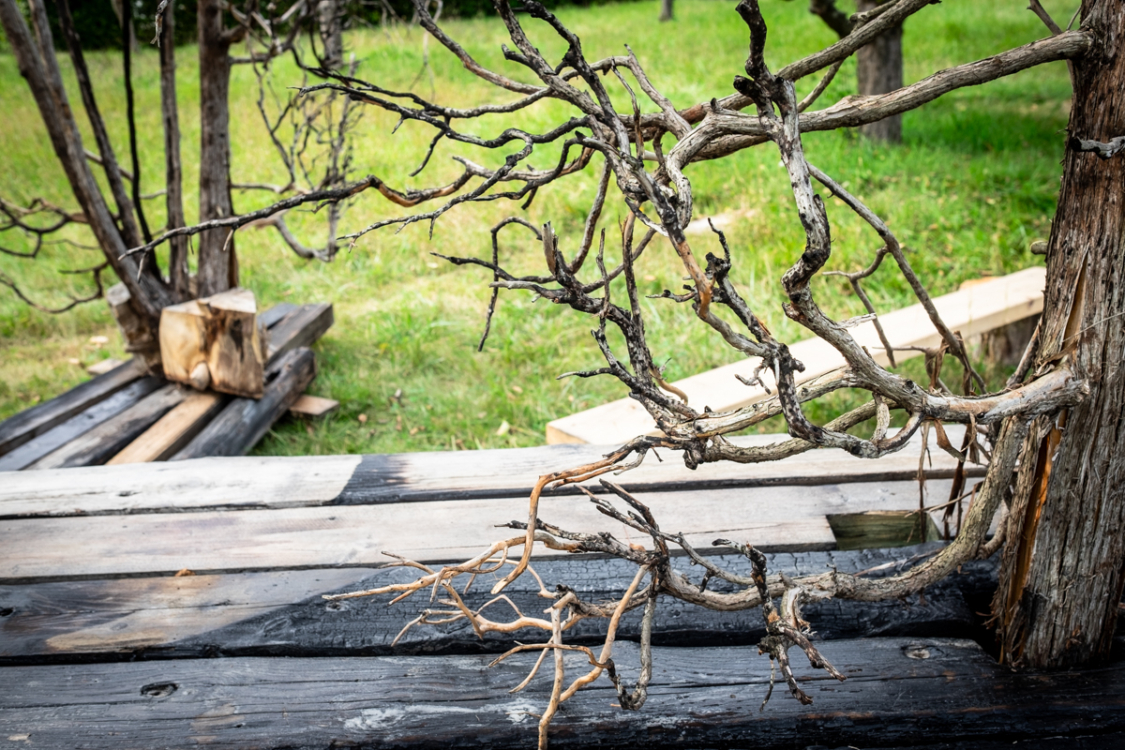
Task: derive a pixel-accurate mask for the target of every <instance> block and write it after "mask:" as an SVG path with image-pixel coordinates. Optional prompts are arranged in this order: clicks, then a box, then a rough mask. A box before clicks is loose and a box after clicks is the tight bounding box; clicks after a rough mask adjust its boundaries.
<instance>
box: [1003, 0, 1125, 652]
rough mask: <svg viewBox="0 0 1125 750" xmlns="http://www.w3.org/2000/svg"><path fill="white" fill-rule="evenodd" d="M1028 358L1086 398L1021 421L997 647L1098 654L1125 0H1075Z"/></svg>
mask: <svg viewBox="0 0 1125 750" xmlns="http://www.w3.org/2000/svg"><path fill="white" fill-rule="evenodd" d="M1082 18H1083V26H1084V27H1088V28H1091V29H1092V30H1093V31H1094V32H1095V35H1096V38H1097V41H1096V42H1095V45H1094V47H1093V48H1092V49H1091V51H1090V53H1089V54H1087V55H1085V56H1083V57H1081V58H1077V59H1075V61H1074V73H1075V92H1074V107H1073V109H1072V111H1071V118H1070V124H1069V127H1068V131H1069V143H1068V146H1067V151H1066V156H1065V159H1064V164H1063V178H1062V187H1061V190H1060V194H1059V207H1058V213H1057V214H1056V216H1055V221H1054V225H1053V226H1052V229H1051V238H1050V242H1049V245H1048V253H1047V278H1048V287H1047V290H1046V300H1045V313H1044V320H1043V328H1042V331H1041V336H1040V344H1039V350H1038V352H1037V354H1036V361H1035V364H1036V369H1039V368H1043V367H1047V366H1049V365H1050V364H1052V363H1056V362H1062V363H1063V364H1067V363H1069V366H1070V367H1072V368H1073V369H1074V371H1075V373H1076V374H1077V375H1078V376H1079V377H1082V378H1084V379H1085V380H1086V382H1087V383H1088V384H1089V387H1090V396H1089V398H1088V399H1086V400H1085V401H1084V402H1083V403H1081V404H1079V405H1078V406H1075V407H1073V408H1071V409H1070V410H1069V413H1066V412H1064V413H1063V414H1061V415H1059V417H1058V418H1057V419H1040V420H1038V421H1037V423H1036V424H1035V425H1034V426H1033V429H1032V431H1031V432H1030V433H1029V436H1028V439H1027V443H1026V444H1025V447H1024V456H1025V458H1024V460H1023V462H1022V465H1021V468H1020V471H1019V475H1018V480H1017V484H1016V490H1015V496H1014V499H1013V502H1012V510H1011V513H1010V514H1009V521H1008V523H1009V526H1008V534H1009V535H1010V537H1009V538H1010V539H1012V543H1011V544H1009V545H1008V548H1007V549H1006V550H1005V556H1004V560H1003V563H1002V567H1001V573H1000V587H999V589H998V591H997V595H996V599H995V600H994V605H993V610H994V613H995V614H996V616H997V623H998V631H999V632H998V635H999V638H1000V641H1001V646H1002V656H1003V658H1004V660H1005V661H1006V662H1008V663H1009V664H1011V665H1013V666H1017V667H1026V668H1033V669H1034V668H1063V667H1069V666H1074V665H1078V664H1083V663H1089V662H1091V661H1094V660H1097V659H1099V658H1103V657H1105V656H1106V655H1108V653H1109V650H1110V646H1111V643H1112V639H1113V633H1114V627H1115V624H1116V619H1117V612H1118V602H1120V601H1121V595H1122V584H1123V582H1125V576H1123V572H1125V571H1123V567H1125V365H1123V363H1125V324H1123V322H1122V316H1123V315H1125V159H1123V158H1122V157H1121V156H1120V155H1117V156H1114V157H1110V158H1103V157H1101V156H1099V155H1098V154H1096V153H1091V152H1085V151H1081V150H1080V148H1081V143H1080V141H1081V140H1083V139H1088V140H1096V141H1102V142H1105V141H1109V140H1110V139H1112V138H1114V137H1116V136H1120V135H1122V134H1125V85H1123V83H1125V1H1123V0H1085V2H1083V4H1082Z"/></svg>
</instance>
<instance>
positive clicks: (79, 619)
mask: <svg viewBox="0 0 1125 750" xmlns="http://www.w3.org/2000/svg"><path fill="white" fill-rule="evenodd" d="M940 547H941V545H940V544H928V545H918V546H914V547H910V548H906V549H897V550H872V551H869V552H804V553H788V552H786V553H778V554H769V555H767V568H768V570H769V572H770V574H771V575H775V574H777V573H784V574H787V575H789V576H790V577H793V578H796V577H799V576H806V575H815V574H818V573H822V572H824V571H825V570H830V569H833V570H838V571H840V572H841V573H857V572H859V571H861V570H869V569H871V568H873V567H878V566H886V568H885V569H884V571H883V573H884V574H889V573H898V572H900V571H901V570H903V569H906V568H909V567H910V566H911V564H916V563H917V562H918V561H919V560H920V559H922V558H923V556H924V555H926V554H927V553H932V552H934V551H936V550H937V549H939V548H940ZM713 559H714V560H715V562H717V563H719V564H720V565H722V566H723V567H724V568H726V569H727V570H729V571H731V572H734V573H737V574H739V575H746V576H749V575H750V573H751V570H750V563H749V561H747V560H746V558H745V557H743V556H741V555H726V556H717V557H715V558H713ZM673 565H674V567H675V568H676V569H677V570H679V571H680V572H681V573H684V574H685V575H688V576H689V577H691V578H692V580H696V579H698V576H699V572H698V569H692V567H691V566H690V564H689V563H688V562H687V560H686V559H685V558H677V559H675V560H673ZM995 569H996V566H995V564H994V563H992V562H989V561H984V562H973V563H968V564H966V565H965V566H963V568H962V570H961V571H960V572H958V573H956V574H954V575H953V576H951V577H949V578H947V579H943V580H942V581H941V582H939V583H937V584H935V585H934V586H931V587H929V588H928V589H926V595H925V597H924V598H920V599H918V600H912V601H911V602H910V603H909V604H905V605H904V604H903V602H900V601H893V602H877V603H872V602H849V601H845V600H840V601H820V602H814V603H810V604H808V605H807V606H806V607H804V608H803V609H802V612H803V616H804V617H805V619H807V620H808V621H809V622H810V623H812V626H813V629H814V630H815V631H816V634H817V639H818V640H838V639H841V638H857V637H864V636H883V637H886V636H895V635H910V636H938V635H943V636H946V637H970V636H975V635H979V634H980V627H979V625H978V619H980V618H978V617H977V616H976V615H974V612H973V609H974V607H973V606H972V603H974V602H976V601H979V600H985V601H986V600H987V599H988V598H989V597H990V596H991V595H992V591H993V590H994V589H995ZM535 572H536V573H537V574H538V575H539V576H540V578H542V580H543V582H544V584H545V585H546V586H547V587H548V589H549V590H550V589H553V587H554V586H555V585H556V584H565V585H566V586H568V587H569V588H570V589H572V590H574V591H575V592H577V594H578V595H579V596H580V597H581V598H582V599H583V601H603V600H612V599H617V598H620V597H621V595H622V593H623V592H624V591H625V590H626V589H628V587H629V584H630V582H631V581H632V579H633V577H634V575H635V574H636V566H635V565H633V564H632V563H628V562H625V561H622V560H616V559H597V558H590V557H589V556H583V557H566V558H562V559H557V558H556V559H552V560H542V561H539V562H537V563H536V564H535ZM413 578H414V573H413V572H411V571H410V570H405V569H402V568H393V569H385V570H375V569H371V568H339V569H327V570H324V569H322V570H281V571H268V572H257V573H232V574H226V575H192V576H180V577H173V576H163V577H144V578H117V579H109V580H105V579H103V580H83V581H65V582H55V583H38V584H32V585H21V586H0V611H5V612H8V615H7V616H6V618H4V619H0V661H2V662H7V663H24V664H31V663H45V662H50V661H55V660H60V659H70V660H74V659H75V658H81V659H82V660H83V661H92V660H96V659H97V660H105V661H114V660H119V659H123V658H130V657H131V656H132V657H143V658H148V659H152V658H184V657H189V658H192V657H194V658H199V657H203V656H208V655H222V656H226V657H230V656H264V655H275V656H282V655H284V656H345V655H354V656H379V655H393V654H399V655H403V654H475V653H495V652H498V651H504V650H507V649H508V648H511V647H512V646H513V645H514V642H515V641H518V640H528V639H529V638H534V637H535V631H532V630H526V631H519V632H515V633H510V634H500V633H489V634H487V635H486V636H485V637H484V638H478V637H477V635H476V633H474V632H473V630H472V629H471V628H469V627H466V626H465V624H464V623H453V624H450V625H445V626H440V627H432V626H423V627H416V628H411V629H409V630H407V631H406V632H405V633H402V635H401V638H398V636H399V634H400V632H401V631H402V630H403V628H405V627H406V626H407V624H409V623H410V621H411V620H413V619H414V618H415V617H417V615H418V612H419V610H420V609H422V608H423V607H426V606H429V603H428V597H427V596H425V595H419V596H417V597H415V598H412V599H407V600H405V601H403V602H400V603H398V604H395V605H393V606H387V603H388V601H389V600H390V598H391V597H389V596H384V597H368V598H363V599H351V600H346V601H337V602H326V601H325V600H324V599H323V595H324V594H333V593H342V592H346V591H358V590H365V589H370V588H375V587H377V586H383V585H387V584H391V583H400V582H401V583H405V582H407V581H409V580H413ZM712 585H713V586H715V584H714V583H713V584H712ZM716 588H717V590H723V591H726V590H731V589H732V587H730V586H729V585H728V584H725V583H722V582H720V583H719V584H717V586H716ZM505 594H506V595H507V596H508V597H509V598H510V599H511V600H512V602H513V603H514V604H515V605H516V606H518V607H519V608H520V609H521V610H522V611H524V612H529V613H530V612H538V611H540V610H542V609H543V600H542V599H541V598H540V597H539V595H538V594H539V588H538V586H537V584H536V582H535V580H534V579H533V578H532V577H531V576H525V577H523V578H520V579H517V580H516V581H514V582H513V583H512V585H510V586H509V587H508V588H507V589H506V590H505ZM491 598H492V595H491V594H490V593H489V592H488V587H487V586H475V587H473V588H471V589H470V590H469V591H468V592H467V593H466V594H465V602H466V604H467V606H469V607H470V608H473V609H476V608H479V607H481V606H483V605H484V604H485V603H486V602H487V601H488V600H489V599H491ZM640 615H641V612H640V610H634V611H633V612H630V613H627V614H626V615H625V616H624V617H623V618H622V620H621V623H620V625H619V627H618V630H617V635H618V638H619V639H621V640H637V639H638V638H639V637H640V627H641V617H640ZM605 628H606V621H605V620H596V619H589V620H583V621H581V622H580V623H578V624H577V625H576V626H574V627H573V628H571V629H570V630H568V631H567V642H568V643H572V644H586V645H594V644H596V643H597V642H598V640H599V639H603V638H604V637H605ZM652 628H653V636H654V642H655V643H656V644H657V645H664V646H698V645H705V644H706V645H711V646H717V645H723V646H731V645H750V644H754V643H757V642H758V641H759V640H760V639H761V638H762V637H763V636H764V635H765V634H766V633H765V626H764V624H763V620H762V614H761V610H759V609H756V608H755V609H748V610H743V611H740V612H713V611H710V610H706V609H703V608H702V607H697V606H695V605H692V604H687V603H685V602H682V601H679V600H676V599H671V598H663V599H661V600H660V603H659V605H658V607H657V609H656V615H655V618H654V620H653V625H652ZM396 638H398V641H397V643H395V644H394V645H392V643H393V642H394V641H395V639H396Z"/></svg>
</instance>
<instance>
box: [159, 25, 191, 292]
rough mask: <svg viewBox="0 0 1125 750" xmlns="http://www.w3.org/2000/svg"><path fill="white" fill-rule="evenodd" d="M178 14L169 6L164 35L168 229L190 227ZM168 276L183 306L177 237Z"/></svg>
mask: <svg viewBox="0 0 1125 750" xmlns="http://www.w3.org/2000/svg"><path fill="white" fill-rule="evenodd" d="M175 34H176V12H175V6H174V4H172V3H169V5H168V8H167V9H166V10H165V12H164V25H163V28H162V30H161V33H160V112H161V118H162V120H163V124H164V184H165V187H166V188H167V191H168V192H167V193H166V194H165V196H164V205H165V208H166V210H167V214H168V226H167V228H168V229H175V228H176V227H182V226H184V225H185V224H186V220H185V218H184V185H183V168H182V165H181V162H180V114H179V108H178V107H177V105H176V43H175ZM168 244H169V245H170V246H171V250H170V251H169V256H168V276H169V281H170V282H171V284H172V291H173V293H174V294H175V295H176V299H177V300H179V301H180V302H182V301H184V300H186V299H188V298H189V297H190V296H191V295H190V293H189V274H188V240H187V237H173V238H172V239H171V240H170V241H169V243H168Z"/></svg>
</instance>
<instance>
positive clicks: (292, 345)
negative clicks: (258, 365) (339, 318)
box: [266, 302, 335, 366]
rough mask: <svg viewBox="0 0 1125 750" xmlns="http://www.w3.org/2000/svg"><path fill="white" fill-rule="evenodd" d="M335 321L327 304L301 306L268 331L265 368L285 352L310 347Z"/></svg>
mask: <svg viewBox="0 0 1125 750" xmlns="http://www.w3.org/2000/svg"><path fill="white" fill-rule="evenodd" d="M334 321H335V318H334V317H333V313H332V305H331V304H330V303H327V302H322V303H320V304H311V305H302V306H301V308H300V309H299V310H295V311H293V312H292V313H290V314H289V315H287V316H285V318H284V319H282V320H281V321H279V322H278V323H277V324H276V325H275V326H274V327H273V328H271V329H270V333H269V342H268V348H267V354H266V356H267V358H268V362H267V366H268V365H270V364H273V363H274V362H276V361H278V360H279V359H280V357H281V356H282V355H284V354H285V353H286V352H289V351H292V350H293V349H297V348H299V347H305V346H311V345H312V343H313V342H314V341H316V340H317V339H319V338H320V337H321V336H323V335H324V332H325V331H327V330H328V329H329V328H331V327H332V323H333V322H334Z"/></svg>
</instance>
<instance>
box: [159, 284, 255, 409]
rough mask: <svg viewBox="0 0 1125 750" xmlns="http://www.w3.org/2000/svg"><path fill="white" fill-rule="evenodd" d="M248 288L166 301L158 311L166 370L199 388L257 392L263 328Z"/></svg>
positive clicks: (250, 394)
mask: <svg viewBox="0 0 1125 750" xmlns="http://www.w3.org/2000/svg"><path fill="white" fill-rule="evenodd" d="M256 314H257V305H256V303H255V302H254V294H253V293H252V292H251V291H250V290H248V289H231V290H229V291H226V292H222V293H220V294H216V295H214V296H211V297H206V298H203V299H199V300H191V301H190V302H184V303H182V304H179V305H172V306H170V307H166V308H164V309H163V310H162V311H161V314H160V353H161V357H162V358H163V360H164V375H165V377H167V378H168V379H169V380H173V381H176V382H178V383H185V384H187V385H190V386H192V387H193V388H196V389H197V390H206V389H207V388H208V387H209V388H211V389H212V390H216V391H219V392H220V393H230V394H233V395H236V396H245V397H248V398H260V397H261V395H262V388H263V386H264V365H265V360H266V357H265V341H264V339H265V334H264V333H263V332H262V331H260V330H259V325H258V321H257V320H256Z"/></svg>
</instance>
